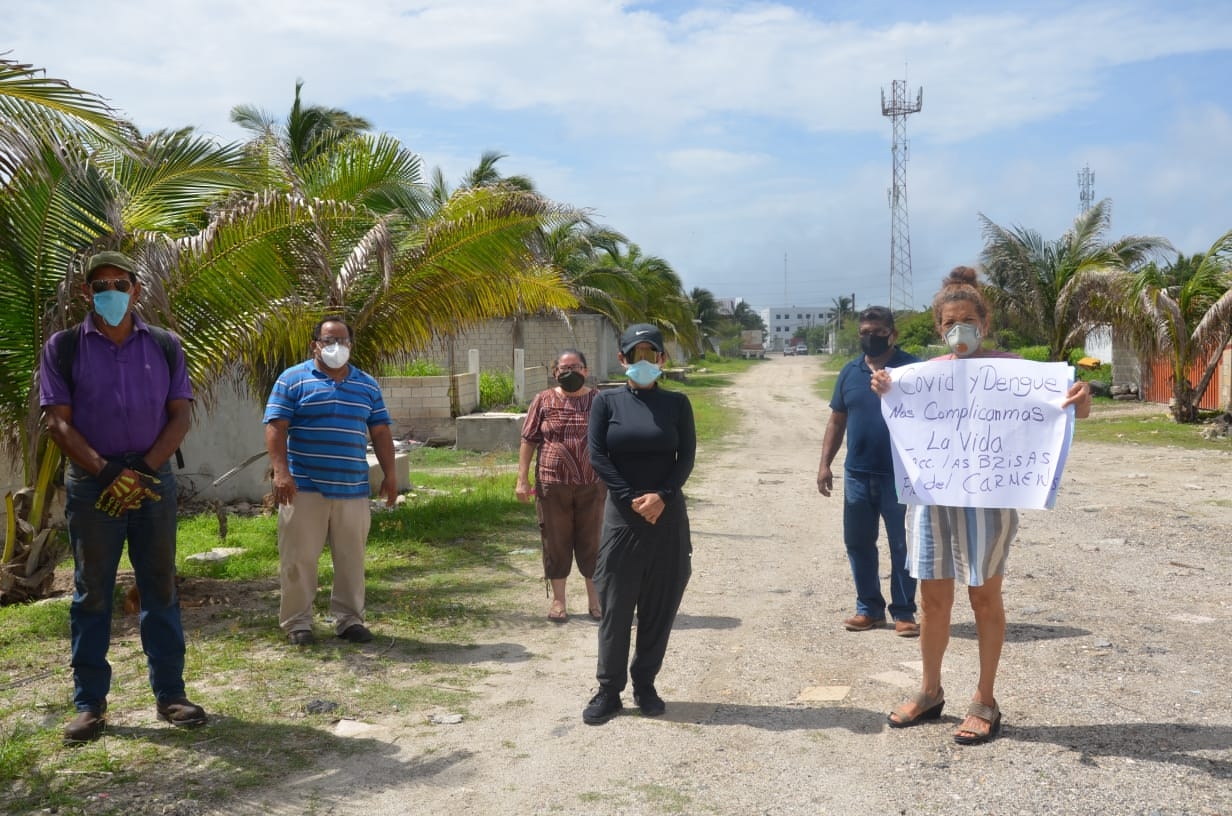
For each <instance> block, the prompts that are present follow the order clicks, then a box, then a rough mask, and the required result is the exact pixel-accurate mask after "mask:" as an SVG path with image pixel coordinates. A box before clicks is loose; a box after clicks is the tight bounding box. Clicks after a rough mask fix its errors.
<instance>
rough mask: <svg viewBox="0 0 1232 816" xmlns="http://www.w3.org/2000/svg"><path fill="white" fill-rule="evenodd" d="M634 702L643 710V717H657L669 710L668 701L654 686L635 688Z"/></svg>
mask: <svg viewBox="0 0 1232 816" xmlns="http://www.w3.org/2000/svg"><path fill="white" fill-rule="evenodd" d="M633 702H635V703H637V707H638V708H640V709H641V710H642V716H643V717H657V716H659V715H660V714H662V713H663V712H664V711H667V703H665V702H663V698H662V697H660V696H659V692H657V691H655V687H654V686H642V687H641V688H635V689H633Z"/></svg>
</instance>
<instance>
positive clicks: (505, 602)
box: [0, 452, 542, 814]
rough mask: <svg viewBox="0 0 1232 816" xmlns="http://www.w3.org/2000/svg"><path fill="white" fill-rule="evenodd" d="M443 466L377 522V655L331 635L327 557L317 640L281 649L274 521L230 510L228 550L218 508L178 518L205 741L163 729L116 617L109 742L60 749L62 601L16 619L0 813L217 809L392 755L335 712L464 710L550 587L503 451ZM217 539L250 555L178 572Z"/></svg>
mask: <svg viewBox="0 0 1232 816" xmlns="http://www.w3.org/2000/svg"><path fill="white" fill-rule="evenodd" d="M440 458H441V459H443V460H446V464H445V465H444V466H443V468H442V469H441V470H440V471H437V472H434V471H433V470H431V469H428V470H423V471H419V470H417V471H416V473H415V477H414V482H415V486H416V487H415V490H414V491H412V493H410V494H408V495H407V498H406V500H405V503H404V504H402V505H400V506H399V507H397V508H395V509H393V510H388V511H377V512H375V513H374V516H373V525H372V531H371V533H370V536H369V541H368V556H369V558H368V565H367V584H368V593H367V600H368V612H369V614H368V619H369V622H370V624H371V625H372V627H373V629H374V630H375V631H376V634H377V640H376V642H374V643H373V644H372V645H371V646H370V647H365V648H360V649H357V648H355V647H353V646H351V645H349V644H346V643H344V642H343V641H341V640H338V639H336V638H332V637H330V636H329V635H330V631H329V629H328V627H327V625H325V624H322V623H321V620H322V619H323V618H324V616H325V615H326V614H327V612H328V604H329V597H328V596H329V591H328V586H329V584H330V582H331V581H332V578H333V574H332V567H331V565H330V561H329V555H328V553H326V554H324V555H323V557H322V560H321V562H320V577H319V585H320V587H321V591H320V592H319V594H318V596H317V606H316V612H317V613H318V614H317V626H316V629H317V635H318V642H317V644H316V645H315V646H312V647H308V648H303V649H294V648H291V647H289V646H287V645H286V643H285V641H284V639H283V635H282V633H281V631H280V630H279V629H278V622H277V617H278V616H277V612H278V579H277V569H278V554H277V535H276V520H275V518H274V517H273V516H260V515H258V516H252V517H237V516H230V517H229V518H228V523H227V537H226V539H220V538H219V535H218V520H217V517H216V516H214V515H213V514H208V515H201V516H194V517H186V518H183V519H182V520H181V523H180V535H179V546H178V550H179V556H180V564H179V572H180V575H181V584H180V593H181V600H182V606H183V616H184V623H185V631H186V634H187V640H188V655H187V660H186V663H187V670H186V677H185V679H186V681H187V684H188V689H189V694H190V696H191V697H192V698H193V699H194V700H196V701H198V702H200V703H201V704H202V705H204V706H205V707H206V709H207V710H208V711H209V712H210V714H211V717H212V719H211V723H210V725H209V726H207V727H206V728H205V729H201V730H196V731H179V730H173V729H170V728H167V727H165V726H163V725H161V724H158V723H156V721H155V719H154V703H153V699H152V696H151V694H150V690H149V686H148V681H147V679H146V667H145V656H144V655H143V654H142V651H141V643H140V637H139V634H138V630H137V621H136V617H135V616H125V615H122V614H120V613H119V612H118V611H117V615H116V618H115V621H114V624H113V636H112V647H111V652H110V654H109V660H110V662H111V664H112V667H113V671H114V677H113V682H112V691H111V694H110V696H109V698H108V704H109V709H110V710H109V714H110V720H109V727H108V730H107V732H106V734H105V736H104V738H103V739H102V740H100V741H99V742H97V743H93V744H90V745H87V746H83V747H81V748H77V749H66V748H64V747H63V746H62V744H61V737H60V732H61V728H62V727H63V725H64V723H66V722H67V721H68V719H70V718H71V716H72V705H71V702H70V699H71V695H72V681H71V675H70V672H69V670H68V669H67V667H66V664H67V662H68V652H69V643H68V637H67V635H68V601H67V598H58V599H53V600H51V601H47V602H44V603H40V604H31V605H25V606H14V607H8V608H6V609H5V610H4V614H3V615H0V692H2V694H0V791H3V793H0V812H2V813H30V812H34V811H37V810H41V809H45V808H55V809H56V812H59V813H65V814H77V813H91V814H93V813H101V814H109V813H116V814H118V813H134V812H154V813H158V812H162V811H163V809H164V808H165V807H167V806H169V805H172V804H173V803H174V802H176V801H178V800H180V799H184V798H192V799H197V800H199V801H211V802H217V801H225V800H226V798H227V797H229V796H233V795H235V793H236V792H237V791H238V792H244V791H248V792H249V793H247V794H245V795H246V796H247V797H251V796H252V795H253V794H252V793H251V791H253V790H254V789H258V788H260V787H261V786H263V785H267V784H269V782H270V781H271V780H277V779H280V778H282V777H283V776H285V775H286V774H287V773H288V772H290V771H296V772H298V771H301V770H304V769H308V768H312V767H314V766H316V765H317V764H319V763H320V762H321V761H322V760H323V759H324V758H326V757H328V756H330V755H336V754H338V753H347V752H356V751H389V750H393V749H392V748H390V747H389V746H387V745H384V744H383V743H380V742H377V741H375V740H365V739H354V738H345V739H344V738H338V737H335V736H333V734H332V731H331V728H332V724H333V722H334V721H335V720H336V719H337V718H338V717H350V718H356V719H378V718H380V717H386V716H395V715H396V716H403V717H410V718H411V722H414V720H415V718H420V719H421V721H422V720H424V719H426V715H427V714H428V713H430V712H434V711H450V712H458V713H462V714H464V715H468V716H469V715H470V712H469V710H468V706H469V705H470V702H471V700H473V698H474V692H473V691H472V689H474V688H475V687H476V686H478V685H479V684H480V683H481V682H482V681H483V679H484V678H485V677H486V676H487V674H488V670H487V669H486V668H485V667H483V666H479V665H475V664H476V662H477V661H479V660H483V661H487V660H493V659H496V660H506V661H510V662H516V661H522V660H526V659H527V657H528V656H527V655H526V653H525V652H524V651H523V650H522V648H521V647H520V646H518V645H516V644H501V645H499V646H498V647H495V648H492V647H489V648H486V649H481V648H479V647H477V646H476V645H475V643H476V641H477V640H478V638H479V634H480V632H481V631H482V630H483V628H484V627H485V626H487V625H489V624H490V623H491V622H492V621H493V620H494V619H496V618H497V617H499V616H505V615H513V614H515V613H516V611H517V610H518V609H520V608H521V607H522V606H524V605H525V603H526V599H527V598H528V597H532V596H533V595H534V593H535V592H542V588H541V586H540V582H539V578H538V574H539V572H538V571H539V563H538V562H539V556H538V528H537V525H536V523H535V517H534V508H533V506H532V505H524V504H521V503H519V502H518V501H517V500H516V499H515V498H514V495H513V483H514V473H513V472H511V471H509V470H508V468H504V467H503V462H504V459H505V458H507V457H503V456H499V455H498V456H495V457H493V456H489V455H484V454H473V453H465V452H463V453H458V452H450V453H449V454H447V455H445V456H442V457H440ZM458 471H461V472H458ZM220 545H222V546H227V547H242V548H243V550H244V552H243V553H242V554H240V555H238V556H234V557H232V558H230V559H228V560H226V561H222V562H213V563H206V564H202V563H198V562H194V561H188V560H186V559H187V556H189V555H191V554H193V553H197V552H203V551H206V550H209V549H212V548H214V547H217V546H220ZM120 568H121V578H120V583H121V584H123V583H125V581H127V582H128V583H131V573H130V572H128V571H129V570H130V567H129V564H128V562H127V560H124V561H122V563H121V567H120ZM61 569H62V570H66V569H68V565H65V566H63V567H62V568H61ZM425 727H427V726H425ZM271 746H277V747H276V749H274V750H271ZM169 779H171V780H179V781H178V782H176V783H175V784H168V782H167V780H169ZM133 783H137V784H133Z"/></svg>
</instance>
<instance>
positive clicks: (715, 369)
mask: <svg viewBox="0 0 1232 816" xmlns="http://www.w3.org/2000/svg"><path fill="white" fill-rule="evenodd" d="M764 362H765V361H764V360H739V359H730V358H723V359H722V360H718V361H713V360H708V361H706V363H705V364H704V365H703V366H701V367H700V369H699V370H697V371H692V372H689V374H688V376H687V378H686V380H685V381H684V382H677V381H675V380H668V379H666V378H664V379H662V380H660V383H662V385H663V387H664V388H667V389H669V390H672V391H683V392H684V393H685V394H687V395H688V397H689V402H690V403H692V405H693V421H694V423H695V425H696V426H697V444H698V445H699V446H705V447H708V448H712V449H714V448H720V447H723V446H725V445H729V444H731V441H732V440H733V438H734V437H735V431H736V429H737V428H739V427H740V413H739V410H738V409H735V408H733V407H732V406H731V405H730V403H728V402H727V399H726V394H725V393H724V389H726V388H727V386H729V385H730V384H731V381H732V377H733V376H735V375H736V374H739V373H741V372H743V371H747V370H748V369H749V368H751V367H752V366H755V365H760V364H763V363H764Z"/></svg>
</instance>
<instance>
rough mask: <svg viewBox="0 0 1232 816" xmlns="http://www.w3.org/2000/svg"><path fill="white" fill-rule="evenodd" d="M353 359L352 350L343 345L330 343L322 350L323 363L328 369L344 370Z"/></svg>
mask: <svg viewBox="0 0 1232 816" xmlns="http://www.w3.org/2000/svg"><path fill="white" fill-rule="evenodd" d="M349 359H351V349H350V348H348V347H347V346H344V345H342V344H341V343H330V344H329V345H328V346H326V347H325V348H323V349H321V362H322V363H325V365H326V367H328V368H342V367H343V366H344V365H346V364H347V360H349Z"/></svg>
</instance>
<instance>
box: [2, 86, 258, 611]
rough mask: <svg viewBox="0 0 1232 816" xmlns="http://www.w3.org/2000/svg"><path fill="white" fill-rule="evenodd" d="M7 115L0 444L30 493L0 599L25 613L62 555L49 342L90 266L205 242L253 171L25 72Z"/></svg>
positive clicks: (10, 509)
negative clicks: (226, 199) (160, 242)
mask: <svg viewBox="0 0 1232 816" xmlns="http://www.w3.org/2000/svg"><path fill="white" fill-rule="evenodd" d="M15 99H16V100H19V101H17V102H14V100H15ZM0 109H4V112H5V114H6V115H5V116H4V117H0V118H3V121H4V123H5V124H4V125H3V127H2V128H0V130H2V131H3V135H2V136H0V139H2V140H3V145H0V165H2V166H3V171H0V276H2V279H3V281H4V284H5V285H4V286H2V287H0V309H2V310H3V312H4V314H5V320H4V321H2V322H0V348H2V349H3V351H0V357H2V359H0V362H2V363H3V365H0V436H2V439H3V445H4V447H5V449H6V451H7V452H8V453H9V455H10V457H11V459H12V460H14V461H21V462H22V465H23V468H24V475H25V482H26V484H28V485H32V487H31V488H26V489H25V490H23V491H21V493H22V494H23V495H25V496H28V498H27V499H23V500H18V499H17V498H16V497H14V496H12V495H9V496H6V497H5V503H6V515H7V518H8V520H9V526H8V528H7V530H6V534H5V541H4V553H3V558H2V559H0V561H2V562H3V570H2V571H0V594H2V595H3V596H4V599H5V600H6V601H17V600H23V599H25V598H28V597H38V596H39V595H41V594H43V593H44V592H45V591H46V587H47V585H48V584H49V582H50V578H51V575H52V571H53V569H54V567H55V565H56V563H58V561H59V560H60V558H61V557H62V556H63V555H64V552H65V551H64V549H63V546H62V544H61V543H60V542H59V539H58V538H54V537H52V527H51V526H50V524H49V521H50V519H49V513H48V509H49V506H50V502H49V500H48V499H49V496H50V493H51V490H52V489H53V488H52V485H51V479H52V474H54V472H55V471H56V470H57V469H58V467H59V464H60V462H61V461H62V455H61V453H60V451H59V450H58V449H57V448H56V447H55V445H54V444H51V443H50V442H42V443H41V442H40V439H41V436H40V429H39V425H38V419H39V416H40V410H39V405H38V399H37V395H36V393H35V391H34V389H33V387H32V386H33V383H34V381H35V371H36V369H37V367H38V360H39V353H40V351H41V349H42V347H43V344H44V342H45V340H46V338H47V337H48V336H49V334H50V333H52V332H54V331H56V330H57V329H60V328H64V327H66V326H67V325H69V324H70V323H73V322H75V321H76V320H77V319H79V318H80V317H81V315H82V314H83V313H84V311H85V304H84V303H83V302H81V301H79V300H77V299H75V291H76V287H75V286H74V284H75V282H76V280H77V277H76V275H77V273H78V271H79V269H80V264H81V262H82V259H83V258H84V257H85V256H86V255H87V254H89V253H90V252H92V251H94V250H96V249H100V248H103V247H107V248H124V249H126V250H128V251H130V252H134V251H136V250H138V249H139V248H140V247H142V246H143V245H145V244H146V243H148V242H149V241H151V240H153V238H154V236H157V235H183V234H187V233H189V232H191V231H194V230H196V229H197V228H199V226H200V225H201V224H202V223H204V221H205V207H206V206H207V205H208V204H209V203H210V202H212V201H215V200H218V199H219V198H221V197H222V196H224V195H226V194H227V193H229V192H230V191H231V190H233V189H234V187H235V184H236V183H237V181H238V180H239V179H240V178H242V177H243V176H244V166H245V162H244V159H243V156H242V153H241V152H240V151H238V150H237V149H234V148H232V149H227V148H219V147H217V146H216V145H213V144H211V143H207V142H205V141H203V140H200V139H197V138H195V137H193V136H192V135H191V134H189V133H188V132H187V131H181V132H174V133H156V134H152V135H150V136H148V137H143V136H141V135H140V134H139V133H138V132H137V131H136V129H135V128H133V127H132V126H131V125H128V124H127V123H124V122H120V121H118V120H109V119H107V118H106V114H107V112H108V110H107V108H106V106H105V105H103V104H102V103H101V102H98V101H97V100H96V99H95V98H94V97H91V96H90V95H88V94H85V93H83V92H80V91H76V90H74V89H72V88H71V87H69V86H67V85H65V84H64V83H59V82H57V81H48V80H41V79H39V78H37V77H35V76H34V74H33V72H32V71H30V70H29V69H28V68H27V67H26V66H15V65H14V64H12V63H3V64H2V65H0ZM7 114H13V115H12V118H9V116H8V115H7Z"/></svg>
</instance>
